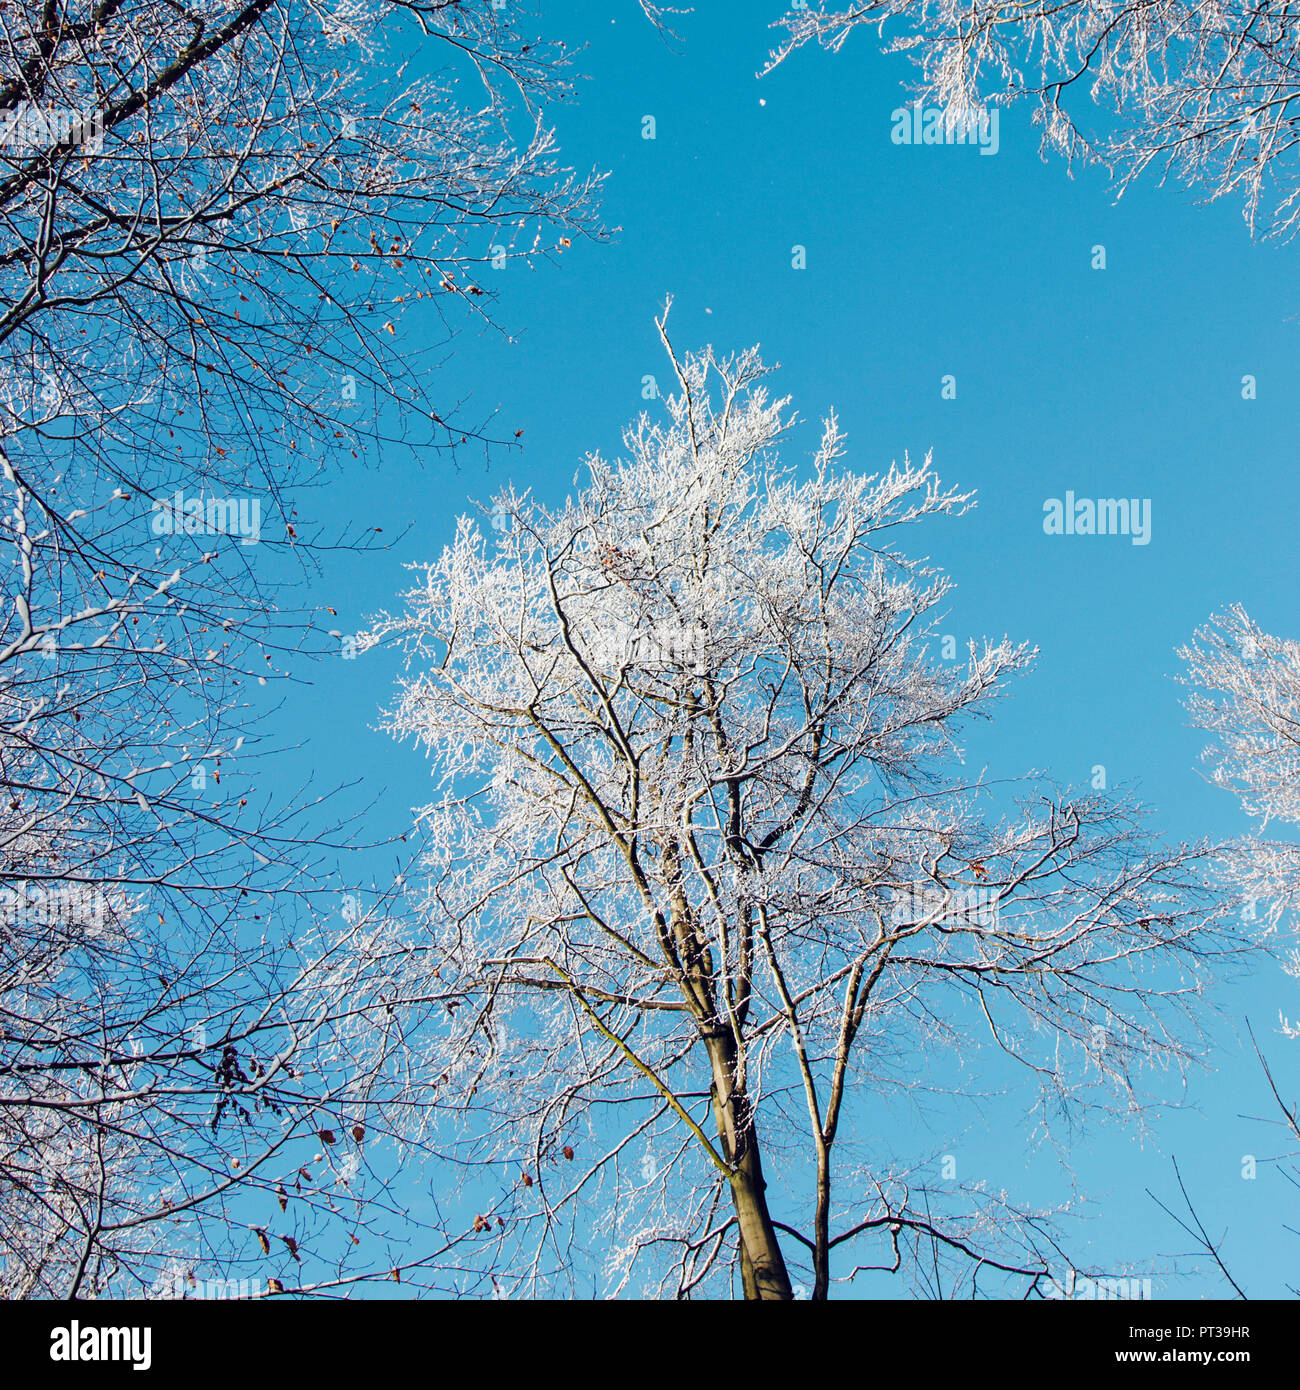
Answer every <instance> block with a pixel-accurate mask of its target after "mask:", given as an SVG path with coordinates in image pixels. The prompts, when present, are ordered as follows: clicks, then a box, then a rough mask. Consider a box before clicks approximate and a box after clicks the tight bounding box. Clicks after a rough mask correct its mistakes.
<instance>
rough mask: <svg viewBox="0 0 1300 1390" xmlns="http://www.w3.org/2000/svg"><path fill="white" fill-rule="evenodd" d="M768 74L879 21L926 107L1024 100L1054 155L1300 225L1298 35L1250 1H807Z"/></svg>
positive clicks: (1271, 4)
mask: <svg viewBox="0 0 1300 1390" xmlns="http://www.w3.org/2000/svg"><path fill="white" fill-rule="evenodd" d="M777 25H778V26H779V27H782V28H783V29H784V30H785V36H784V39H783V41H782V42H781V43H780V44H779V45H778V46H777V48H776V49H774V51H773V52H772V54H771V56H770V59H769V68H770V67H771V66H774V65H776V64H778V63H780V62H781V61H783V60H784V59H785V58H786V57H787V56H788V55H789V53H790V52H791V51H792V50H793V49H796V48H799V47H800V46H802V45H804V44H808V43H820V44H821V45H822V46H824V47H825V48H828V49H830V50H832V51H838V50H839V49H840V48H842V47H843V45H844V44H845V42H846V41H847V40H848V38H849V36H850V34H851V33H852V32H853V31H854V30H855V29H857V28H859V27H862V26H868V25H870V26H874V27H875V28H876V29H877V30H878V31H879V32H880V33H881V34H882V35H883V34H884V33H885V32H886V30H888V32H889V33H890V35H891V38H890V40H889V41H888V44H887V48H888V50H889V51H891V52H907V53H909V54H910V55H911V57H912V58H913V59H914V60H915V62H916V65H917V75H918V80H917V91H916V95H917V97H918V99H920V100H925V101H932V102H934V103H936V104H938V105H941V106H943V107H945V108H946V109H947V110H948V111H949V112H951V113H952V114H954V115H958V114H960V113H962V112H968V111H969V110H970V109H971V108H972V107H975V106H980V105H982V104H984V103H985V102H992V103H995V104H1002V103H1008V102H1012V101H1018V100H1022V99H1023V100H1027V101H1029V102H1031V103H1033V106H1034V117H1035V120H1036V121H1037V122H1038V124H1039V125H1040V126H1041V127H1042V131H1043V143H1044V146H1045V148H1050V149H1055V150H1058V151H1061V152H1063V153H1064V154H1065V155H1066V156H1067V157H1069V158H1071V159H1074V158H1079V159H1084V160H1091V161H1095V162H1097V163H1100V164H1102V165H1104V166H1106V167H1107V168H1110V169H1114V170H1117V171H1118V172H1119V174H1120V177H1121V187H1123V186H1124V185H1126V184H1127V183H1128V182H1129V181H1130V180H1131V179H1133V178H1134V177H1136V176H1138V175H1140V174H1141V173H1142V172H1143V171H1145V170H1147V169H1151V168H1154V169H1157V170H1160V171H1161V172H1162V173H1173V174H1176V175H1178V176H1180V177H1181V178H1183V179H1184V180H1186V181H1187V182H1188V183H1189V184H1191V185H1193V186H1195V187H1199V188H1201V189H1202V190H1204V192H1205V193H1206V195H1207V197H1208V198H1210V199H1215V198H1222V197H1231V198H1233V199H1236V200H1239V201H1240V202H1241V203H1242V205H1243V207H1244V210H1245V214H1246V217H1247V219H1248V221H1249V223H1250V225H1251V227H1252V228H1254V227H1255V226H1256V225H1257V224H1260V225H1262V226H1263V227H1264V228H1265V230H1267V231H1270V232H1273V233H1276V234H1280V235H1284V236H1289V235H1291V234H1293V233H1294V232H1295V230H1296V228H1297V226H1298V225H1300V177H1298V175H1300V166H1298V165H1297V145H1298V144H1300V29H1297V27H1296V23H1295V15H1294V13H1293V12H1292V11H1291V9H1290V7H1289V6H1288V5H1287V4H1284V3H1283V4H1279V3H1276V0H1257V2H1256V0H1252V2H1251V3H1246V4H1242V5H1222V4H1218V3H1214V0H1162V3H1160V4H1147V3H1144V0H1122V2H1121V3H1118V4H1112V3H1108V0H1066V3H1064V4H1050V3H1042V2H1041V0H1030V2H1029V3H1022V0H978V3H974V4H968V3H965V0H869V3H866V4H855V5H844V4H842V3H836V2H835V0H831V3H828V4H814V5H806V4H805V5H799V6H796V7H792V8H791V10H790V11H789V13H788V14H787V15H786V16H785V17H784V18H783V19H781V20H779V21H777Z"/></svg>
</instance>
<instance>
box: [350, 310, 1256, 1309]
mask: <svg viewBox="0 0 1300 1390" xmlns="http://www.w3.org/2000/svg"><path fill="white" fill-rule="evenodd" d="M659 326H660V330H661V333H663V334H664V342H665V346H666V347H667V348H668V351H669V354H670V357H671V360H672V365H673V369H674V371H675V373H676V377H677V384H678V390H677V394H676V395H675V396H674V397H673V398H672V399H671V400H669V401H668V402H667V418H666V420H663V421H651V420H650V419H649V418H647V417H645V416H643V417H642V418H641V419H640V420H638V421H637V422H636V424H635V425H633V426H632V427H631V428H630V430H629V431H628V432H627V434H626V436H625V443H626V448H627V451H628V455H627V458H626V459H622V460H619V461H616V462H607V461H605V460H604V459H602V458H600V457H599V456H592V457H590V458H589V459H588V463H587V467H588V473H589V477H588V481H587V484H586V486H585V488H583V490H582V491H581V492H580V493H579V495H578V496H577V497H576V498H574V499H573V500H571V501H569V502H568V503H566V504H565V505H564V506H563V507H561V508H560V509H558V510H554V511H551V510H547V509H545V508H543V507H541V506H539V505H537V504H535V503H534V502H533V501H531V500H530V499H529V498H528V497H527V496H521V495H518V494H516V493H514V492H507V493H506V494H503V495H502V496H501V497H499V498H498V499H497V502H496V508H495V515H494V518H493V528H492V529H491V530H490V532H488V533H486V534H485V533H484V532H483V531H481V530H480V529H479V527H478V525H477V524H476V523H475V522H473V521H472V520H471V519H468V518H463V519H462V521H461V523H460V526H459V529H458V532H457V535H456V539H455V542H454V543H453V544H452V545H451V546H450V547H449V548H448V549H447V550H446V551H445V552H444V554H443V556H442V558H441V559H440V560H439V561H437V562H436V563H433V564H430V565H427V566H421V567H419V568H420V575H419V580H418V582H417V583H416V585H415V586H414V587H413V588H412V589H411V591H410V592H409V593H408V594H407V595H406V596H405V599H406V607H405V611H404V612H402V613H400V614H398V615H397V616H393V617H384V618H383V619H381V620H379V621H378V622H377V623H376V625H375V627H374V629H373V631H372V632H370V633H369V634H367V635H366V638H365V640H366V641H367V642H368V643H377V642H380V641H383V640H385V639H389V638H396V639H400V640H402V641H403V642H404V643H405V644H406V646H407V650H408V656H409V661H410V667H411V669H410V674H409V676H408V678H407V679H406V680H405V681H404V683H403V686H402V691H401V696H400V699H399V701H398V703H397V705H396V707H395V708H394V710H393V712H392V714H391V718H390V727H391V729H392V731H393V732H394V733H395V734H397V735H399V736H404V737H411V738H413V739H414V740H416V741H417V742H418V744H419V745H421V746H422V747H423V748H424V749H425V750H426V751H427V752H428V754H429V755H430V757H431V759H432V770H433V775H434V777H435V780H436V782H437V784H438V786H439V787H440V789H441V795H440V797H439V799H438V800H436V801H435V802H434V803H433V804H432V805H430V806H429V807H427V808H426V809H425V810H424V811H422V812H421V814H420V825H421V828H422V830H423V831H424V833H425V834H426V835H427V837H428V842H429V848H428V854H427V863H428V866H429V870H430V883H429V888H428V893H427V898H426V900H425V901H424V903H423V909H422V910H423V913H424V915H425V917H426V919H427V922H428V930H429V933H430V939H431V940H432V941H435V942H437V943H439V945H441V946H442V947H443V948H444V949H445V950H446V951H447V952H448V953H449V954H450V955H451V957H452V958H453V959H454V961H455V963H456V971H457V973H456V979H457V981H458V983H459V984H460V985H461V986H462V987H463V988H464V989H465V990H466V992H467V998H466V1003H465V1005H464V1006H463V1007H461V1008H460V1009H459V1010H458V1011H457V1013H456V1021H457V1023H458V1024H459V1025H460V1028H461V1035H462V1055H461V1059H460V1064H459V1066H458V1069H457V1072H456V1077H458V1078H459V1080H460V1083H461V1085H462V1087H463V1090H462V1095H463V1096H464V1097H465V1100H464V1103H465V1105H466V1107H467V1109H468V1110H469V1111H470V1112H471V1114H472V1115H473V1116H475V1117H476V1118H477V1119H478V1120H479V1121H481V1123H479V1124H477V1125H475V1126H471V1128H470V1130H469V1131H467V1135H466V1144H467V1156H469V1155H472V1156H474V1157H476V1158H479V1159H481V1160H482V1161H483V1162H484V1163H488V1164H491V1165H495V1166H493V1167H492V1168H491V1171H492V1173H494V1174H495V1175H497V1177H498V1178H499V1175H500V1172H501V1168H500V1165H501V1164H502V1163H506V1164H513V1165H514V1168H513V1173H514V1174H515V1175H517V1176H515V1177H513V1178H512V1181H511V1183H508V1184H507V1185H506V1186H505V1188H504V1189H503V1191H502V1197H501V1201H502V1210H503V1211H505V1212H508V1215H509V1218H510V1219H509V1221H508V1223H507V1226H506V1228H505V1230H504V1231H502V1232H501V1235H500V1237H499V1240H500V1243H501V1245H502V1247H503V1254H502V1261H503V1263H502V1266H501V1268H499V1269H497V1270H496V1271H495V1273H496V1276H497V1277H498V1279H500V1280H502V1281H505V1287H506V1288H507V1290H508V1291H528V1290H533V1289H537V1288H541V1287H547V1286H548V1285H549V1283H550V1281H552V1280H556V1279H562V1278H573V1279H578V1278H585V1277H586V1275H585V1274H584V1273H583V1271H582V1265H583V1261H584V1260H585V1259H586V1258H587V1256H585V1255H584V1251H587V1250H589V1249H590V1248H591V1246H592V1243H593V1242H594V1241H596V1240H597V1238H599V1240H600V1244H599V1247H598V1248H597V1249H595V1250H592V1251H591V1254H590V1260H591V1264H592V1269H591V1270H590V1271H588V1272H589V1273H590V1277H591V1279H592V1280H593V1286H595V1287H600V1286H601V1285H602V1284H604V1285H605V1286H607V1287H612V1288H615V1289H623V1288H626V1287H629V1281H640V1283H639V1284H637V1285H635V1286H636V1287H639V1288H640V1289H642V1290H643V1291H645V1290H649V1291H652V1292H655V1293H667V1294H672V1295H675V1296H689V1295H690V1294H692V1293H693V1292H696V1291H703V1290H707V1289H712V1290H714V1291H715V1292H716V1291H720V1290H721V1289H724V1288H725V1287H726V1286H727V1284H728V1281H730V1280H732V1279H733V1278H734V1277H735V1274H736V1273H738V1275H739V1285H740V1288H741V1289H742V1290H743V1292H744V1295H745V1296H746V1297H748V1298H755V1299H768V1298H775V1299H782V1298H789V1297H791V1294H792V1291H793V1290H794V1288H795V1287H796V1285H797V1282H798V1280H800V1279H806V1281H807V1283H806V1287H807V1289H808V1291H809V1292H810V1293H811V1295H812V1296H813V1297H814V1298H819V1299H820V1298H825V1297H826V1296H827V1295H828V1292H829V1290H830V1288H831V1285H832V1282H833V1281H836V1280H850V1281H851V1280H852V1279H853V1278H855V1277H856V1276H857V1275H858V1274H859V1273H860V1272H862V1271H863V1270H866V1269H885V1270H891V1269H892V1270H900V1269H901V1270H904V1271H906V1272H907V1273H908V1274H909V1275H910V1276H911V1277H912V1279H913V1281H914V1283H915V1284H916V1285H917V1286H920V1287H929V1288H930V1289H931V1290H932V1291H934V1292H936V1293H950V1292H954V1291H957V1290H961V1289H964V1290H966V1291H975V1290H979V1289H981V1288H983V1287H985V1286H991V1287H996V1288H998V1289H1000V1290H1002V1291H1006V1290H1008V1289H1010V1288H1018V1289H1019V1291H1020V1292H1022V1293H1043V1292H1044V1291H1045V1289H1046V1287H1047V1284H1046V1280H1047V1277H1048V1272H1049V1270H1050V1269H1051V1268H1053V1265H1054V1262H1055V1265H1056V1267H1057V1268H1059V1267H1060V1262H1061V1257H1060V1256H1059V1254H1058V1249H1057V1246H1056V1245H1055V1243H1054V1242H1055V1237H1054V1235H1053V1234H1052V1226H1051V1224H1050V1223H1049V1222H1048V1220H1047V1219H1046V1214H1041V1213H1035V1212H1029V1211H1024V1210H1020V1209H1018V1208H1017V1207H1016V1206H1015V1204H1014V1203H1013V1202H1012V1201H1011V1200H1010V1198H1009V1197H1007V1196H1006V1195H1005V1194H1002V1193H998V1192H992V1191H987V1190H985V1189H984V1188H983V1187H982V1186H981V1185H979V1184H970V1185H965V1184H963V1183H960V1182H957V1181H955V1180H954V1181H946V1180H945V1178H944V1176H943V1175H942V1173H941V1171H940V1168H939V1155H933V1156H931V1155H917V1154H912V1155H907V1156H901V1157H900V1156H899V1155H897V1154H896V1153H894V1152H893V1151H892V1149H891V1145H890V1140H889V1137H888V1135H887V1134H886V1133H884V1132H882V1129H881V1126H882V1125H883V1122H884V1121H883V1117H884V1114H885V1112H886V1109H887V1108H888V1106H889V1105H890V1104H891V1103H893V1102H894V1101H895V1100H897V1098H898V1097H899V1096H900V1095H901V1094H905V1093H907V1092H908V1091H909V1090H911V1091H912V1092H913V1094H916V1088H918V1087H920V1086H922V1085H923V1084H924V1086H925V1087H926V1089H927V1090H928V1089H930V1088H933V1089H934V1090H935V1091H942V1090H943V1089H944V1088H945V1086H946V1085H948V1086H950V1087H951V1089H952V1090H954V1091H957V1092H970V1091H972V1090H973V1089H974V1088H975V1087H976V1085H977V1084H978V1083H977V1082H976V1080H975V1079H974V1076H973V1074H963V1073H964V1069H965V1067H966V1066H967V1064H969V1065H970V1066H972V1067H973V1066H974V1063H975V1053H976V1052H977V1051H978V1050H979V1039H980V1038H981V1036H982V1037H984V1038H986V1039H987V1040H988V1042H989V1045H990V1046H991V1048H992V1050H993V1052H994V1053H995V1054H996V1055H997V1056H998V1057H1002V1058H1006V1057H1009V1058H1010V1059H1012V1060H1013V1061H1014V1062H1015V1063H1017V1064H1019V1065H1020V1066H1021V1067H1023V1068H1024V1069H1025V1072H1026V1074H1027V1076H1029V1077H1032V1078H1033V1079H1034V1080H1035V1081H1036V1082H1037V1083H1039V1085H1040V1087H1041V1090H1040V1096H1041V1104H1042V1107H1043V1118H1044V1122H1045V1123H1046V1122H1050V1120H1051V1119H1052V1117H1053V1116H1054V1115H1055V1114H1057V1113H1058V1112H1062V1111H1064V1112H1067V1113H1070V1112H1074V1111H1075V1110H1076V1108H1077V1109H1079V1110H1080V1111H1083V1110H1086V1109H1087V1108H1088V1107H1090V1106H1091V1105H1094V1104H1096V1105H1100V1106H1108V1105H1110V1104H1111V1098H1112V1097H1114V1096H1115V1095H1116V1094H1117V1093H1118V1094H1119V1096H1120V1097H1121V1098H1122V1106H1123V1107H1129V1108H1132V1107H1137V1106H1138V1105H1139V1094H1140V1093H1139V1090H1138V1073H1139V1072H1140V1071H1141V1069H1142V1067H1143V1066H1144V1065H1146V1064H1149V1063H1174V1064H1181V1063H1182V1062H1184V1061H1185V1060H1186V1059H1187V1058H1188V1056H1189V1055H1190V1054H1189V1038H1190V1036H1191V1035H1190V1033H1189V1031H1188V1029H1187V1028H1186V1026H1185V1025H1187V1023H1188V1022H1189V1021H1190V1020H1192V1019H1193V1018H1194V1016H1195V1011H1196V1007H1197V1001H1198V998H1199V994H1200V989H1201V984H1202V978H1203V972H1202V967H1203V966H1204V965H1205V964H1206V963H1207V962H1212V961H1219V962H1220V963H1221V957H1222V953H1223V952H1225V951H1230V950H1232V949H1234V947H1235V945H1236V944H1237V943H1238V941H1239V940H1240V934H1239V933H1238V932H1237V931H1236V930H1235V929H1234V928H1233V927H1231V926H1230V925H1229V926H1225V924H1224V923H1223V921H1222V920H1221V916H1222V914H1221V911H1220V909H1219V908H1217V907H1216V905H1215V904H1214V902H1213V900H1212V898H1211V897H1210V896H1209V895H1207V894H1206V893H1205V892H1204V891H1203V890H1202V888H1201V887H1200V884H1199V871H1200V861H1201V858H1202V855H1203V851H1202V850H1200V849H1197V848H1186V847H1183V848H1172V849H1166V848H1160V847H1158V846H1156V845H1153V844H1152V843H1151V842H1150V841H1149V839H1148V838H1147V837H1146V836H1145V835H1144V833H1143V831H1142V828H1141V825H1140V821H1139V816H1138V813H1137V812H1136V810H1135V808H1133V807H1132V806H1129V805H1127V804H1125V803H1123V802H1121V801H1112V800H1108V799H1107V798H1106V797H1104V796H1100V795H1096V794H1091V795H1086V796H1082V797H1068V796H1061V795H1058V794H1057V793H1055V792H1053V791H1052V790H1051V789H1050V788H1047V787H1044V786H1039V787H1027V788H1023V789H1022V791H1023V795H1022V796H1020V797H1019V798H1017V801H1018V804H1013V802H1012V801H1011V800H1009V799H1008V795H1007V793H1006V791H1005V789H1001V788H999V787H998V786H996V785H995V784H990V783H988V782H986V781H985V780H984V779H983V778H981V777H979V776H969V775H967V774H966V773H965V772H964V771H963V769H962V767H961V759H960V751H959V744H958V741H957V740H958V735H959V731H960V728H961V726H962V725H963V724H964V723H965V722H966V721H968V720H969V719H971V718H975V717H978V716H981V715H984V714H986V713H987V712H988V706H989V704H990V702H991V700H992V699H993V698H994V697H995V696H996V695H997V694H998V693H999V692H1000V691H1002V689H1003V688H1004V687H1005V686H1006V684H1007V682H1008V680H1009V678H1010V677H1012V676H1013V675H1015V674H1017V673H1019V672H1021V671H1023V670H1024V669H1025V668H1026V667H1027V665H1028V664H1029V662H1030V659H1031V653H1030V652H1029V651H1028V650H1026V649H1025V648H1024V647H1022V646H1016V645H1014V644H1012V643H1011V642H1009V641H1007V640H1005V639H1004V640H1002V641H998V642H993V643H986V644H983V645H980V646H977V645H976V644H975V643H973V642H972V643H971V644H970V645H969V650H968V653H967V656H966V659H965V660H964V661H963V662H960V663H956V664H954V663H945V662H943V661H941V660H938V659H936V658H935V656H934V655H933V654H932V653H931V651H930V650H929V644H930V642H931V639H932V638H933V637H934V636H935V634H936V631H937V629H936V623H937V621H938V617H939V605H941V604H942V602H943V600H944V598H945V595H946V594H947V593H948V591H949V584H948V582H947V581H946V580H945V579H943V578H942V577H941V576H940V575H939V574H938V573H937V572H936V571H934V570H933V569H931V568H930V567H928V566H927V565H925V564H924V563H922V562H920V561H918V560H915V559H912V558H909V557H907V556H906V555H905V554H903V553H902V552H901V551H899V550H898V549H896V548H895V546H894V544H893V533H894V532H895V531H896V530H897V529H898V528H900V527H904V526H910V525H912V524H916V523H922V522H926V521H929V520H931V519H932V518H938V517H942V516H953V515H957V514H959V513H961V512H962V511H963V510H965V509H966V507H967V506H968V505H969V500H970V495H969V494H964V493H959V492H957V491H956V490H954V489H951V488H945V487H943V486H942V485H941V484H940V482H939V481H938V480H937V479H936V477H935V476H934V474H933V473H932V472H931V470H930V466H929V461H928V460H927V461H926V462H925V463H923V464H919V465H918V464H915V463H912V462H910V461H907V460H905V461H904V462H903V463H902V464H901V465H895V466H891V468H890V469H889V470H888V472H886V473H883V474H880V475H875V476H871V477H863V476H859V475H855V474H852V473H849V472H847V471H845V470H844V469H843V468H842V467H841V463H840V460H841V456H842V452H843V448H844V442H843V439H842V437H841V434H840V431H839V428H838V426H837V424H836V422H835V419H834V417H833V416H832V417H831V418H830V419H828V420H827V421H826V422H825V426H824V431H823V434H822V437H821V442H820V445H819V447H818V448H817V450H816V453H815V457H814V460H813V463H812V468H811V473H810V475H809V476H807V477H806V478H805V479H804V480H802V481H801V480H799V479H798V478H797V477H796V476H795V473H794V471H793V470H792V469H791V468H790V467H788V466H783V465H782V464H781V463H780V461H779V459H778V454H777V450H778V446H779V444H780V442H781V441H782V439H783V436H784V435H785V433H786V430H787V428H788V426H789V424H790V423H791V421H790V420H789V418H788V417H787V413H786V402H785V401H781V400H772V399H770V398H769V396H768V394H767V392H766V388H765V386H764V384H763V381H764V377H765V375H766V373H765V369H764V367H763V366H762V364H761V362H760V360H759V357H758V354H757V352H756V350H751V351H748V352H745V353H742V354H740V355H739V356H736V357H720V356H718V355H716V354H715V353H714V352H713V351H712V350H711V349H708V350H705V351H704V352H703V353H700V354H698V355H691V356H687V357H685V358H683V359H679V358H678V357H677V356H676V355H675V354H674V353H673V351H672V348H671V346H670V345H669V343H668V339H667V336H666V330H665V324H664V321H663V320H661V321H660V325H659ZM954 1059H957V1060H956V1061H954ZM922 1078H924V1082H923V1081H922ZM1000 1084H1001V1083H1000ZM571 1165H572V1166H571ZM949 1176H950V1175H949ZM981 1280H982V1281H983V1285H981Z"/></svg>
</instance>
